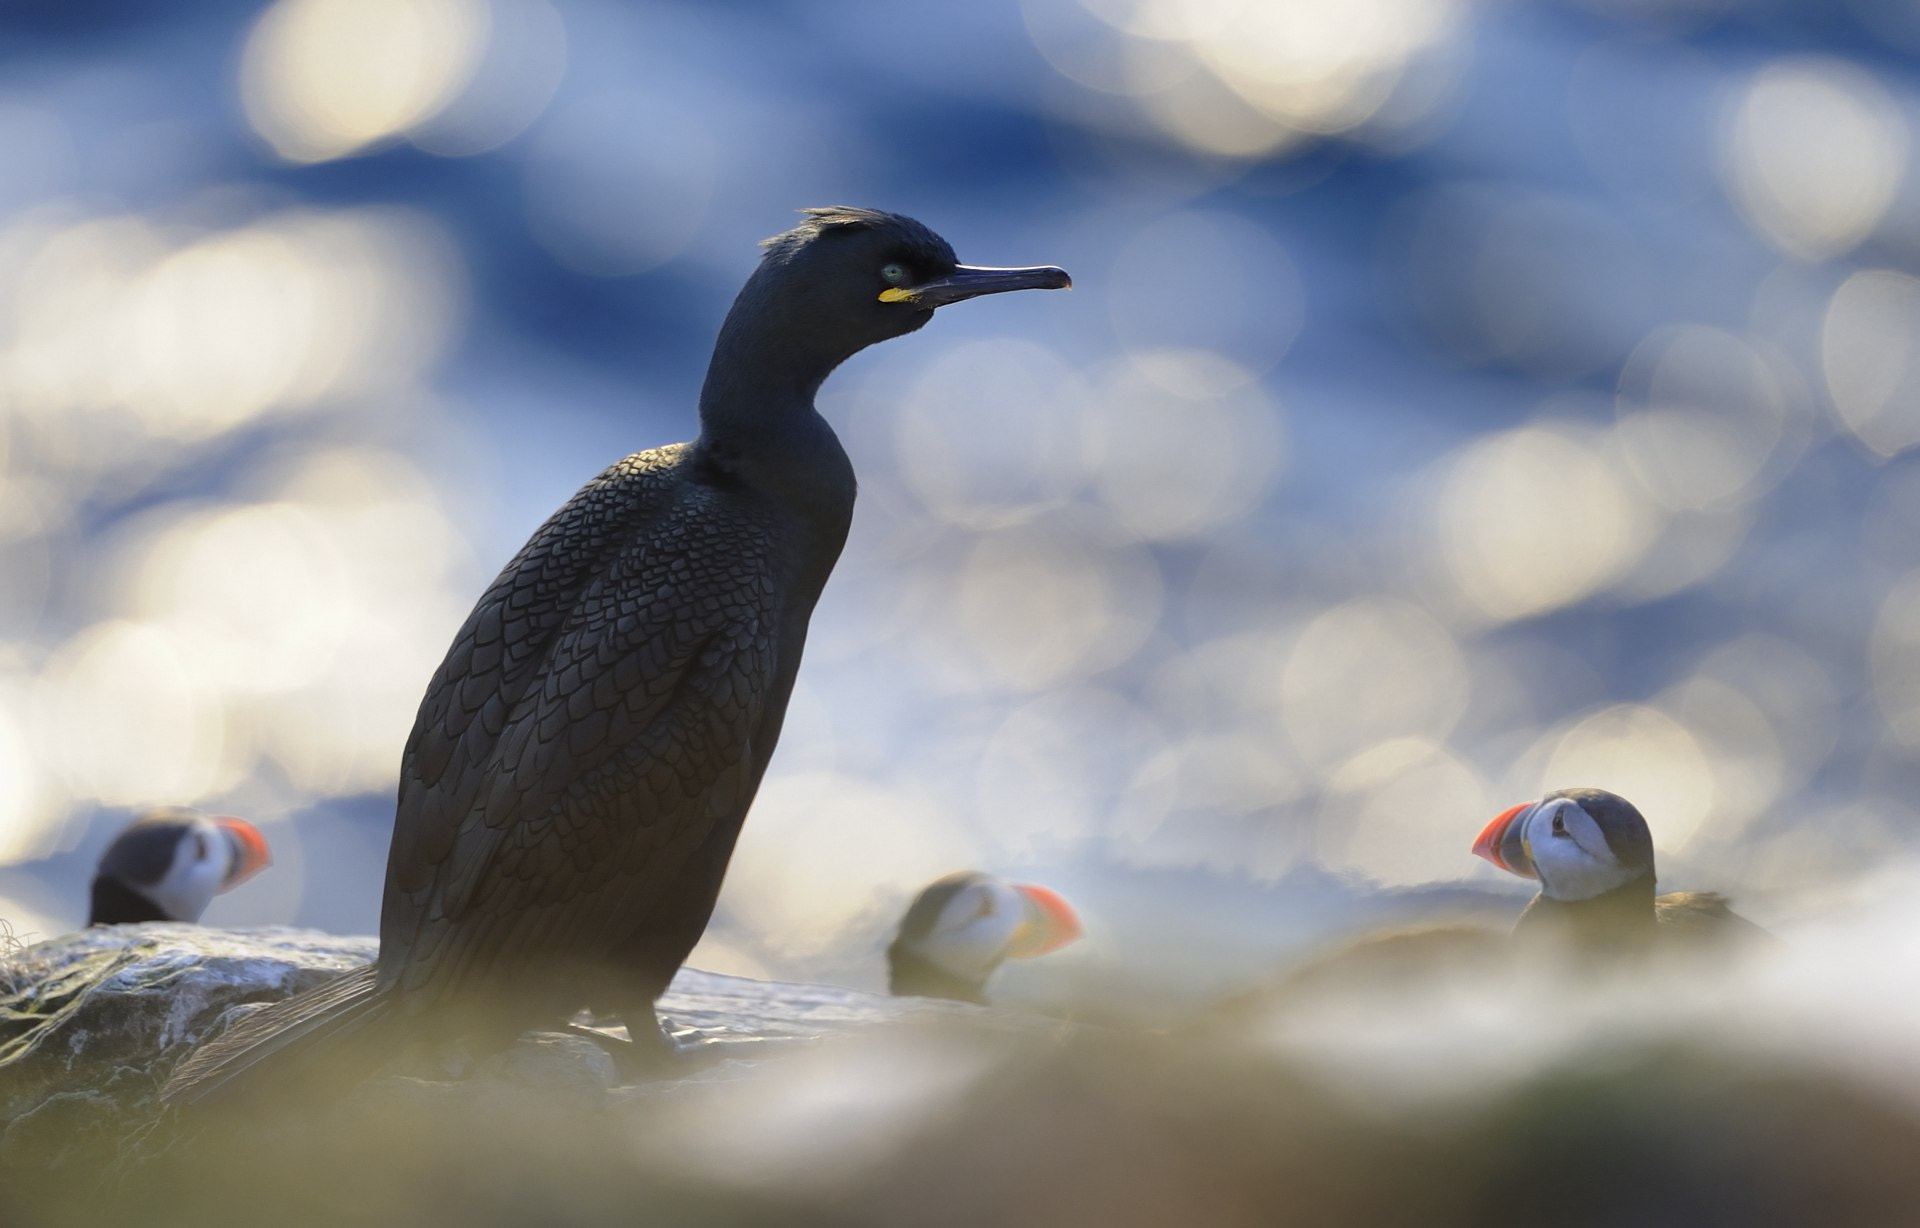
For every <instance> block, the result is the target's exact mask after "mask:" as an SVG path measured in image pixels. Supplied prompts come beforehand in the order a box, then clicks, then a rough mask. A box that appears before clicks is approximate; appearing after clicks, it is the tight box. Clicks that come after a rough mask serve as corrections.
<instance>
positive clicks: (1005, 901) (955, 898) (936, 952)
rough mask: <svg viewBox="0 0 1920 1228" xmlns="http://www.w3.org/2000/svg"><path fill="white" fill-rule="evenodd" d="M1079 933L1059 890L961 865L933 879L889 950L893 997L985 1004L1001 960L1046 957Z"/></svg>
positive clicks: (909, 909) (1077, 920) (917, 898)
mask: <svg viewBox="0 0 1920 1228" xmlns="http://www.w3.org/2000/svg"><path fill="white" fill-rule="evenodd" d="M1079 937H1080V918H1079V917H1078V916H1076V915H1075V914H1074V911H1073V909H1072V907H1070V906H1069V905H1068V904H1067V902H1066V901H1065V900H1063V899H1061V898H1060V897H1059V896H1058V895H1056V894H1055V893H1054V892H1052V891H1049V890H1048V889H1047V888H1045V887H1036V886H1034V885H1032V884H1031V883H1009V882H1004V881H1002V880H1000V879H997V878H995V877H993V876H992V875H990V874H982V873H980V872H979V871H977V870H960V871H956V872H955V873H952V874H948V875H946V876H945V877H943V878H937V879H935V880H934V881H933V882H931V883H928V884H927V885H926V887H925V888H923V889H922V890H921V892H920V894H919V895H917V896H915V897H914V901H913V903H912V904H911V905H909V906H908V907H907V912H906V915H905V916H904V917H902V918H901V919H900V929H899V932H898V933H896V934H895V935H894V938H893V942H892V943H891V944H890V945H889V946H888V947H887V986H888V989H889V990H890V991H891V992H892V993H893V994H894V995H895V996H905V995H909V994H911V995H914V996H918V997H923V998H951V999H953V1000H954V1001H956V1002H977V1003H980V1004H981V1005H985V1004H986V1001H987V978H988V977H990V976H992V975H993V972H994V969H996V968H998V967H999V966H1000V964H1001V962H1002V961H1003V960H1008V959H1031V958H1032V957H1034V956H1036V955H1045V954H1046V953H1047V952H1049V951H1057V950H1059V949H1060V948H1061V947H1064V946H1066V945H1067V944H1068V943H1070V942H1072V941H1074V940H1075V939H1077V938H1079Z"/></svg>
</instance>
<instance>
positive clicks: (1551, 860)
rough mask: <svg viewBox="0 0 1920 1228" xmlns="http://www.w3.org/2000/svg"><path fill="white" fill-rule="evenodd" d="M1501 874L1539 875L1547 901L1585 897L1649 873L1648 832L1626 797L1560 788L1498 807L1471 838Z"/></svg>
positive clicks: (1477, 850)
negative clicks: (1525, 802)
mask: <svg viewBox="0 0 1920 1228" xmlns="http://www.w3.org/2000/svg"><path fill="white" fill-rule="evenodd" d="M1473 852H1474V855H1475V856H1476V857H1484V858H1486V859H1487V860H1488V861H1490V862H1492V863H1493V864H1494V865H1496V866H1498V867H1500V868H1501V869H1502V870H1505V871H1507V873H1509V874H1518V875H1519V876H1520V877H1522V878H1537V879H1539V880H1540V894H1542V895H1544V896H1546V897H1547V898H1548V899H1550V900H1561V901H1565V902H1572V901H1575V900H1590V899H1592V898H1593V897H1594V896H1597V895H1604V894H1606V893H1607V892H1609V891H1612V890H1614V889H1615V888H1617V887H1624V886H1626V885H1627V884H1628V883H1630V882H1633V881H1634V880H1636V879H1640V878H1648V879H1651V878H1652V877H1653V835H1652V833H1651V832H1649V831H1648V830H1647V821H1646V819H1645V818H1643V817H1641V814H1640V812H1639V811H1638V810H1636V809H1635V808H1634V805H1633V803H1632V802H1630V801H1628V800H1627V799H1626V798H1624V797H1621V796H1620V795H1619V794H1617V793H1609V792H1607V791H1606V790H1605V789H1562V790H1560V791H1559V792H1558V793H1549V794H1547V795H1546V796H1545V797H1543V798H1541V799H1540V800H1539V801H1537V802H1532V803H1530V804H1528V805H1524V806H1515V807H1513V808H1512V809H1511V810H1506V811H1503V812H1502V813H1501V814H1499V815H1498V816H1497V817H1495V819H1494V820H1493V822H1491V823H1489V824H1487V826H1486V830H1484V831H1482V832H1481V833H1480V838H1479V839H1478V840H1475V841H1474V842H1473Z"/></svg>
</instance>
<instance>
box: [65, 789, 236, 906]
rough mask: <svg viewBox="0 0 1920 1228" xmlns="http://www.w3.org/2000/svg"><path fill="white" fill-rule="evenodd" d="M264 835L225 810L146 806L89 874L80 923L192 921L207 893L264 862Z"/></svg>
mask: <svg viewBox="0 0 1920 1228" xmlns="http://www.w3.org/2000/svg"><path fill="white" fill-rule="evenodd" d="M272 860H273V858H272V855H271V853H270V851H269V850H268V848H267V841H266V837H264V836H262V835H261V834H260V831H259V829H258V828H256V827H255V826H254V825H253V824H251V823H249V822H247V821H246V820H244V819H236V818H234V817H233V816H232V815H226V814H216V815H206V814H202V813H200V812H199V811H198V810H192V809H189V808H187V807H185V806H158V807H155V808H154V809H152V810H148V811H146V812H145V813H143V814H141V815H140V817H139V818H137V819H135V820H134V821H133V823H132V824H131V825H130V826H128V827H127V829H126V830H125V831H122V832H121V833H120V834H119V835H118V836H115V837H114V840H113V843H112V844H109V845H108V846H107V851H106V852H104V853H102V854H101V855H100V864H99V865H98V867H96V869H95V871H94V876H93V890H92V902H91V904H90V906H89V909H88V915H87V924H88V925H120V924H123V923H126V922H132V921H198V920H199V919H200V914H201V913H203V912H205V911H206V910H207V905H208V904H210V903H212V902H213V897H214V896H216V895H219V894H221V893H222V892H226V891H231V890H233V889H234V888H235V887H238V886H239V885H240V884H241V883H244V882H246V881H247V880H248V879H250V878H252V877H253V876H254V875H256V874H258V873H260V871H262V870H264V869H266V868H267V866H268V865H270V864H272Z"/></svg>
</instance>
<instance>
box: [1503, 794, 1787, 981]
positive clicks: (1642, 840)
mask: <svg viewBox="0 0 1920 1228" xmlns="http://www.w3.org/2000/svg"><path fill="white" fill-rule="evenodd" d="M1473 851H1474V853H1475V854H1476V855H1477V856H1480V857H1484V858H1485V859H1486V860H1488V861H1489V862H1492V863H1493V864H1494V865H1496V866H1498V867H1500V868H1501V869H1502V870H1506V871H1507V872H1509V873H1511V874H1517V875H1520V876H1521V877H1523V878H1534V879H1538V880H1540V894H1539V895H1536V896H1535V897H1534V898H1533V901H1532V902H1531V903H1529V904H1528V905H1527V907H1526V911H1524V912H1522V913H1521V914H1520V920H1519V921H1518V922H1517V923H1516V924H1515V927H1514V932H1515V933H1516V934H1519V935H1543V936H1564V937H1567V938H1570V939H1572V940H1573V941H1575V942H1576V943H1578V944H1580V945H1586V946H1594V945H1600V946H1619V947H1627V948H1631V947H1636V946H1645V945H1650V944H1651V943H1653V942H1654V941H1656V940H1658V941H1659V942H1661V943H1662V944H1663V945H1664V944H1667V943H1671V942H1674V941H1676V940H1677V941H1681V942H1688V941H1693V940H1698V939H1708V940H1714V939H1721V938H1727V937H1735V938H1737V937H1757V936H1762V935H1765V934H1766V931H1765V930H1763V929H1761V928H1760V927H1759V926H1757V925H1755V924H1754V923H1753V922H1751V921H1748V920H1747V919H1746V918H1745V917H1742V916H1740V915H1739V914H1738V913H1735V912H1734V911H1733V910H1732V909H1731V908H1730V907H1728V905H1727V900H1726V897H1724V896H1722V895H1719V894H1716V893H1714V892H1710V891H1681V892H1673V893H1670V894H1668V895H1659V896H1656V895H1655V894H1654V880H1655V875H1654V865H1653V835H1652V833H1651V832H1650V831H1648V829H1647V821H1646V819H1645V818H1644V817H1642V816H1641V814H1640V811H1639V810H1637V809H1636V808H1635V807H1634V805H1633V803H1632V802H1629V801H1628V800H1627V799H1626V798H1624V797H1621V796H1620V795H1619V794H1617V793H1609V792H1607V791H1606V790H1604V789H1562V790H1561V791H1560V792H1558V793H1549V794H1547V796H1545V797H1543V798H1541V799H1540V800H1539V801H1537V802H1533V803H1531V804H1529V805H1524V806H1515V807H1513V808H1512V809H1510V810H1507V811H1505V812H1503V813H1502V814H1500V815H1499V816H1498V817H1496V818H1495V819H1494V820H1493V822H1491V823H1489V824H1488V825H1487V827H1486V829H1485V830H1484V831H1482V832H1481V833H1480V838H1479V839H1478V840H1476V841H1475V842H1474V846H1473Z"/></svg>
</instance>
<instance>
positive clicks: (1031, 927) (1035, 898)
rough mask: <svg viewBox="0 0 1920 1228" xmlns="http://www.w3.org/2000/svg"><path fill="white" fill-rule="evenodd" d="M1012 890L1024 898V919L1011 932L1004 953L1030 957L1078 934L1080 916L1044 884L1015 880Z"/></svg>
mask: <svg viewBox="0 0 1920 1228" xmlns="http://www.w3.org/2000/svg"><path fill="white" fill-rule="evenodd" d="M1013 889H1014V890H1015V891H1018V892H1019V893H1020V894H1021V895H1022V896H1023V897H1025V899H1026V903H1027V918H1026V920H1024V921H1022V922H1021V923H1020V928H1018V929H1016V930H1014V931H1013V941H1012V942H1010V943H1009V944H1008V945H1007V954H1008V956H1010V957H1011V958H1013V959H1032V958H1033V957H1034V956H1036V955H1045V954H1046V953H1047V952H1048V951H1058V950H1059V949H1060V948H1061V947H1064V946H1066V945H1067V944H1068V943H1070V942H1072V941H1074V940H1075V939H1077V938H1078V937H1080V918H1079V916H1078V915H1076V914H1075V913H1074V911H1073V908H1072V906H1071V905H1069V904H1068V903H1067V902H1066V901H1065V900H1063V899H1061V898H1060V897H1059V896H1058V895H1056V894H1055V893H1054V892H1052V891H1049V890H1047V889H1046V888H1045V887H1036V886H1034V885H1032V884H1030V883H1015V884H1014V885H1013Z"/></svg>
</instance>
